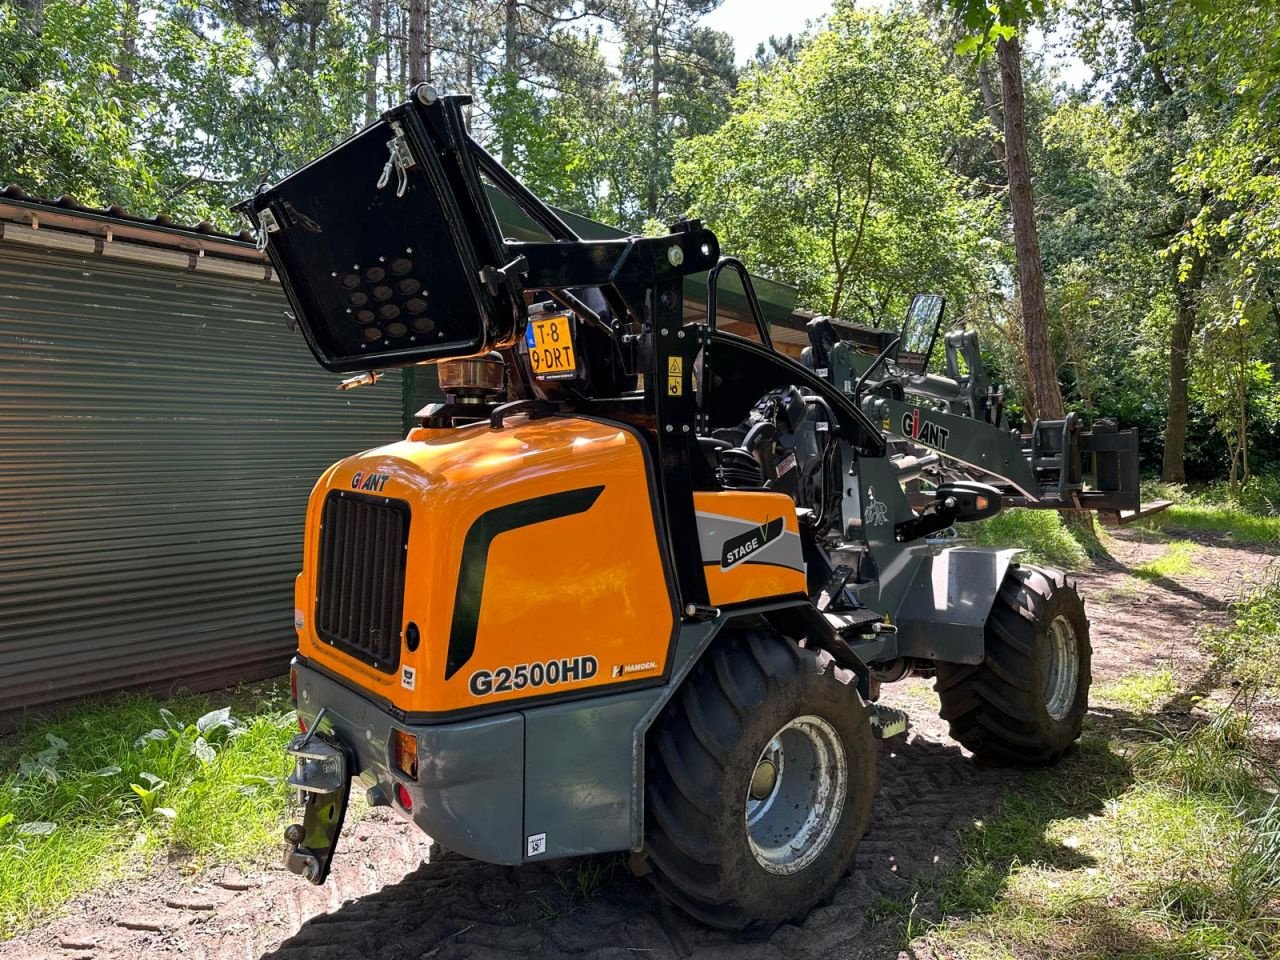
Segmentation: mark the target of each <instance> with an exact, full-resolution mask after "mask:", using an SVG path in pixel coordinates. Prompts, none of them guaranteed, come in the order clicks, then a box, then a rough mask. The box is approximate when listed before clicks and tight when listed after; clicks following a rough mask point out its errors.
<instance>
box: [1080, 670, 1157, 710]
mask: <svg viewBox="0 0 1280 960" xmlns="http://www.w3.org/2000/svg"><path fill="white" fill-rule="evenodd" d="M1177 689H1178V685H1177V682H1176V681H1175V680H1174V678H1173V672H1172V671H1171V670H1170V669H1169V668H1168V667H1161V668H1160V669H1159V670H1144V671H1141V672H1138V673H1127V674H1125V675H1124V676H1122V677H1117V678H1116V679H1115V680H1111V681H1109V682H1106V683H1095V684H1094V685H1093V687H1092V688H1091V689H1090V690H1089V699H1090V700H1091V701H1094V702H1097V701H1103V702H1109V703H1118V704H1120V705H1122V706H1124V707H1127V708H1129V709H1130V710H1133V711H1135V712H1137V713H1151V712H1152V711H1154V710H1158V709H1159V708H1160V707H1162V706H1163V705H1164V704H1165V703H1166V702H1168V700H1169V699H1170V697H1172V696H1173V694H1174V693H1175V692H1176V691H1177Z"/></svg>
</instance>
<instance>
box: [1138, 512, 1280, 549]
mask: <svg viewBox="0 0 1280 960" xmlns="http://www.w3.org/2000/svg"><path fill="white" fill-rule="evenodd" d="M1152 520H1153V521H1155V522H1156V523H1157V524H1158V525H1160V526H1163V527H1165V528H1167V529H1170V530H1203V531H1205V532H1208V533H1222V534H1229V535H1230V536H1231V537H1232V538H1233V539H1234V540H1237V541H1238V542H1240V543H1280V517H1259V516H1255V515H1253V514H1251V513H1246V512H1245V511H1244V510H1241V509H1239V508H1237V507H1230V506H1219V505H1216V504H1199V503H1197V504H1178V503H1175V504H1174V505H1173V506H1171V507H1169V509H1168V510H1165V511H1164V512H1163V513H1158V514H1156V515H1155V516H1154V517H1153V518H1152Z"/></svg>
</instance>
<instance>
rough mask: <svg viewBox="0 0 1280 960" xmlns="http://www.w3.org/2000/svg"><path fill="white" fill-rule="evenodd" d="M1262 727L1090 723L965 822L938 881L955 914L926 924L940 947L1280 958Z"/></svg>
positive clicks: (1232, 719) (1058, 954) (1227, 722)
mask: <svg viewBox="0 0 1280 960" xmlns="http://www.w3.org/2000/svg"><path fill="white" fill-rule="evenodd" d="M1248 727H1249V724H1248V719H1247V718H1246V717H1243V716H1242V715H1240V714H1238V713H1235V712H1233V711H1225V712H1223V713H1221V714H1219V715H1217V716H1214V717H1212V718H1210V719H1209V720H1208V721H1205V722H1201V723H1198V724H1195V725H1194V726H1192V727H1191V728H1189V729H1184V730H1177V731H1175V730H1173V729H1172V728H1166V727H1161V726H1159V725H1157V726H1156V729H1155V731H1154V732H1152V733H1144V732H1143V731H1139V730H1133V729H1131V728H1130V729H1125V730H1123V731H1121V732H1120V735H1121V738H1122V739H1121V740H1119V741H1118V742H1108V741H1107V740H1105V739H1103V738H1101V737H1099V736H1098V735H1097V734H1091V733H1089V732H1088V731H1086V735H1085V739H1084V740H1083V741H1082V742H1081V744H1080V751H1079V754H1078V755H1077V756H1074V757H1069V758H1067V760H1065V761H1064V762H1063V763H1062V764H1061V765H1060V766H1059V767H1058V768H1056V769H1054V770H1047V771H1044V772H1042V773H1038V774H1035V775H1033V776H1032V777H1031V778H1030V779H1029V781H1028V782H1027V784H1026V785H1025V786H1024V787H1021V788H1019V789H1017V790H1015V791H1014V792H1013V793H1012V795H1011V796H1009V797H1008V798H1006V800H1005V803H1004V805H1003V807H1002V809H1001V811H1000V812H999V813H998V814H997V815H996V816H995V817H992V818H990V819H986V820H981V821H977V822H975V823H974V825H973V826H972V827H971V828H968V829H966V830H965V831H963V832H962V833H961V854H960V858H959V862H958V863H957V864H955V865H954V866H951V867H948V868H945V869H944V871H943V872H942V873H941V875H940V876H939V877H937V878H936V879H935V880H934V881H933V884H934V886H935V888H936V891H937V895H938V897H939V901H940V906H941V908H942V910H943V911H944V913H945V914H947V915H949V916H951V917H953V918H954V919H952V920H950V921H949V922H944V923H942V924H938V925H935V926H934V927H933V928H932V929H931V930H930V931H929V933H928V934H927V935H926V936H927V939H928V941H929V942H930V944H931V945H932V946H933V948H934V952H935V953H939V954H942V953H945V954H948V955H950V954H959V955H963V956H1002V957H1003V956H1024V955H1025V956H1036V957H1047V958H1062V960H1066V958H1068V957H1080V956H1085V957H1096V958H1099V960H1101V958H1104V957H1119V956H1132V957H1189V958H1205V960H1208V958H1210V957H1218V956H1240V957H1255V956H1256V957H1265V956H1274V955H1275V951H1276V949H1277V948H1278V947H1280V921H1277V912H1276V908H1277V906H1280V903H1278V902H1277V897H1278V896H1280V874H1278V873H1277V871H1276V866H1277V863H1278V858H1280V839H1278V838H1277V824H1278V823H1280V815H1278V814H1277V809H1276V808H1277V804H1276V801H1275V798H1274V796H1273V795H1271V794H1269V793H1268V791H1267V782H1266V780H1265V778H1264V774H1265V772H1266V769H1267V768H1266V766H1265V764H1264V763H1263V761H1262V759H1261V758H1260V757H1259V756H1258V754H1257V753H1256V752H1255V747H1254V744H1253V743H1252V741H1250V740H1249V739H1248ZM1135 737H1136V738H1138V739H1137V740H1136V741H1135V739H1134V738H1135Z"/></svg>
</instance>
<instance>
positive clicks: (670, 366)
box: [667, 357, 684, 377]
mask: <svg viewBox="0 0 1280 960" xmlns="http://www.w3.org/2000/svg"><path fill="white" fill-rule="evenodd" d="M683 373H684V357H668V358H667V374H668V375H669V376H673V377H678V376H680V375H681V374H683Z"/></svg>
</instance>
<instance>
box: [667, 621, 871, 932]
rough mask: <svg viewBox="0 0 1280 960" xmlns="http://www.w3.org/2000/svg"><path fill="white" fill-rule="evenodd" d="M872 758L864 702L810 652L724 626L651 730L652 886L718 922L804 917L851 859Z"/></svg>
mask: <svg viewBox="0 0 1280 960" xmlns="http://www.w3.org/2000/svg"><path fill="white" fill-rule="evenodd" d="M875 762H876V749H875V740H874V738H873V736H872V732H871V724H870V717H869V713H868V710H867V707H866V706H865V705H864V704H863V702H862V699H861V697H859V696H858V692H857V690H856V689H855V688H854V687H852V686H849V685H847V684H844V683H841V682H840V681H839V680H838V679H836V677H835V674H834V671H833V670H830V669H824V667H823V665H822V663H821V661H820V660H819V658H818V656H817V655H816V654H815V653H814V652H812V651H809V650H805V649H802V648H799V647H797V646H796V645H795V644H793V643H792V642H791V641H789V640H787V639H786V638H783V637H779V636H776V635H773V634H770V633H767V632H746V631H743V632H738V633H735V634H732V635H729V636H726V637H725V638H723V639H722V641H721V642H718V643H717V644H716V645H715V646H714V647H713V648H712V650H711V651H710V652H708V653H707V655H706V656H705V657H704V658H703V659H702V661H701V662H700V663H699V664H698V665H697V666H696V667H694V669H693V671H692V673H691V674H690V676H689V677H688V679H687V680H686V682H685V683H684V685H683V686H682V687H681V689H680V690H679V692H678V693H677V694H676V695H675V697H674V698H672V701H671V703H670V704H669V705H668V706H667V708H666V710H665V711H664V712H663V714H662V716H661V717H660V718H659V719H658V722H657V723H656V724H655V725H654V728H653V729H652V730H651V731H650V733H649V738H648V765H647V773H646V788H645V799H646V819H647V823H646V832H645V846H646V852H647V854H648V861H649V865H650V867H651V868H652V872H651V878H652V880H653V882H654V884H655V886H656V887H657V889H658V892H659V893H660V894H661V895H662V896H663V897H665V898H666V899H668V900H670V901H671V902H672V903H674V904H675V905H676V906H678V907H680V908H681V909H682V910H684V911H685V912H686V913H688V914H690V915H691V916H693V917H695V918H696V919H698V920H700V921H702V922H703V923H705V924H707V925H708V926H712V927H717V928H719V929H724V930H737V931H742V930H750V931H752V932H766V931H768V930H770V929H772V928H773V927H776V926H777V925H778V924H780V923H783V922H785V921H787V920H791V919H795V918H799V917H802V916H803V915H804V914H806V913H807V912H808V911H809V910H810V909H812V908H813V907H814V906H815V905H816V904H817V903H818V902H819V901H821V900H822V899H823V898H825V897H827V896H829V895H830V893H831V891H832V889H833V888H834V887H835V885H836V883H837V882H838V881H839V880H840V877H841V876H843V874H844V872H845V871H846V870H847V869H848V867H849V864H850V863H851V862H852V860H853V855H854V851H855V850H856V849H857V846H858V842H859V841H860V840H861V839H862V835H863V834H864V833H865V832H866V829H867V824H868V822H869V820H870V817H871V801H872V798H873V797H874V795H875V790H876V783H875Z"/></svg>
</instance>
